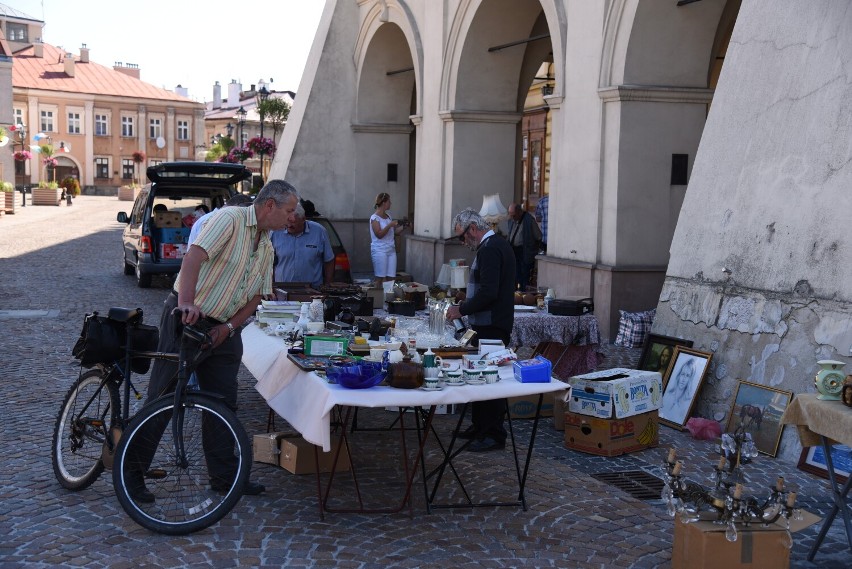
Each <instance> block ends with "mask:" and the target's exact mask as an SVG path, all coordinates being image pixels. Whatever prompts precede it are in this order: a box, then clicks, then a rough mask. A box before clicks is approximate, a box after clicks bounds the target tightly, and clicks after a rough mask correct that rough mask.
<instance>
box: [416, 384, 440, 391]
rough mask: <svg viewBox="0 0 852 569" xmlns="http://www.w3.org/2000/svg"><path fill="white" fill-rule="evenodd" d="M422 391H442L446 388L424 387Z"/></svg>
mask: <svg viewBox="0 0 852 569" xmlns="http://www.w3.org/2000/svg"><path fill="white" fill-rule="evenodd" d="M420 389H421V391H441V390H442V389H444V388H443V387H441V386H440V385H439V386H438V387H426V386H425V385H424V386H423V387H421V388H420Z"/></svg>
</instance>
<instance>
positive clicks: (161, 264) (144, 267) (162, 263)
mask: <svg viewBox="0 0 852 569" xmlns="http://www.w3.org/2000/svg"><path fill="white" fill-rule="evenodd" d="M138 263H139V272H141V273H143V274H160V275H173V274H175V273H177V272H178V271H180V264H181V261H180V259H174V260H172V259H167V260H154V259H153V257H152V256H151V255H149V254H143V255H139V261H138Z"/></svg>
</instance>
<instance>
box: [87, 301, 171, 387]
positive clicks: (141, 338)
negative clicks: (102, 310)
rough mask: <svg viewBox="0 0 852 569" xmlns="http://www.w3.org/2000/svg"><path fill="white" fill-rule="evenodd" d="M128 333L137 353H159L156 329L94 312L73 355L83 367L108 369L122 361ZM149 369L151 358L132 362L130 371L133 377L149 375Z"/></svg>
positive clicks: (158, 332) (135, 359)
mask: <svg viewBox="0 0 852 569" xmlns="http://www.w3.org/2000/svg"><path fill="white" fill-rule="evenodd" d="M128 330H130V339H131V342H132V348H133V349H134V350H141V351H156V349H157V344H158V343H159V340H160V331H159V329H158V328H157V327H156V326H148V325H146V324H130V325H128V324H126V323H124V322H117V321H115V320H111V319H110V318H108V317H106V316H100V315H99V314H98V313H97V312H92V313H91V314H87V315H86V317H85V318H84V319H83V330H82V331H81V332H80V338H79V339H78V340H77V342H76V343H75V344H74V348H73V349H72V350H71V354H72V355H73V356H74V357H75V358H77V359H78V360H80V364H81V365H82V366H83V367H93V366H95V365H97V364H99V363H102V364H107V365H109V364H112V363H113V362H115V361H122V360H123V359H124V350H125V344H126V341H127V331H128ZM150 367H151V360H150V358H145V357H140V358H131V359H130V369H131V370H132V371H133V372H134V373H146V372H147V371H148V369H149V368H150Z"/></svg>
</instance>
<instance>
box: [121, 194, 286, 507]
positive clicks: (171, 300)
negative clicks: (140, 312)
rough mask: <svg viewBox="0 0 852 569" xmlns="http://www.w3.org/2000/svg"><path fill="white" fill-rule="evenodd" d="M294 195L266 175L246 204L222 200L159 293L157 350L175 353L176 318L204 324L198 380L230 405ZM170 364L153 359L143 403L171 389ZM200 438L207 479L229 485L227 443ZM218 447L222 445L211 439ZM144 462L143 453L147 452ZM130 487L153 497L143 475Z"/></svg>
mask: <svg viewBox="0 0 852 569" xmlns="http://www.w3.org/2000/svg"><path fill="white" fill-rule="evenodd" d="M298 203H299V195H298V192H297V191H296V189H295V188H294V187H293V186H291V185H290V184H288V183H287V182H285V181H283V180H270V181H269V182H267V184H266V185H265V186H264V187H263V189H262V190H261V191H260V193H258V195H257V197H256V198H255V200H254V204H252V205H251V206H250V207H228V208H223V209H222V210H220V211H219V212H218V213H217V214H216V215H215V216H212V217H210V218H209V220H208V221H207V222H206V223H205V225H204V227H203V228H202V230H201V232H200V233H199V234H198V237H197V239H196V240H195V241H194V242H193V243H192V245H190V247H189V251H187V253H186V255H185V256H184V258H183V261H182V263H181V269H180V272H179V273H178V276H177V279H176V280H175V284H174V290H172V291H171V292H170V293H169V295H168V297H167V298H166V301H165V304H164V306H163V314H162V317H161V319H160V343H159V346H158V351H161V352H178V351H179V349H180V336H179V335H178V334H177V331H176V329H177V324H178V321H179V322H181V323H183V324H197V325H198V326H200V327H202V328H205V329H206V330H207V332H208V333H209V334H210V337H211V338H212V339H213V346H212V348H211V350H210V352H209V354H208V355H207V356H206V357H205V358H204V359H203V360H202V361H201V363H200V364H199V365H198V367H197V368H196V372H195V373H196V375H197V377H198V382H199V384H200V387H201V389H202V390H204V391H210V392H212V393H216V394H218V395H220V396H221V397H222V398H223V399H224V401H225V402H226V403H227V404H228V406H229V407H231V408H232V409H233V410H235V411H236V409H237V372H238V371H239V368H240V361H241V359H242V355H243V343H242V339H241V337H240V331H241V330H242V325H243V324H244V323H245V321H246V320H247V319H248V318H249V317H250V316H251V315H252V314H254V311H255V310H256V309H257V305H258V304H259V303H260V299H261V298H262V296H263V295H267V294H272V259H273V255H274V252H273V248H272V241H271V240H270V238H269V234H270V231H273V230H276V229H283V228H284V226H285V225H287V224H288V223H292V222H293V221H294V212H295V210H296V204H298ZM176 371H177V363H175V362H167V361H163V360H155V361H154V366H153V369H152V371H151V380H150V382H149V384H148V399H147V401H148V402H150V401H152V400H154V399H156V398H157V397H159V396H161V395H163V394H165V393H168V392H170V391H174V385H173V382H172V379H173V377H174V376H175V373H176ZM213 446H214V445H212V444H210V445H208V444H207V441H205V449H206V450H205V452H206V455H207V463H208V469H209V471H210V486H211V488H212V489H213V490H215V491H226V490H227V489H228V488H229V487H230V483H231V480H233V477H234V472H235V469H236V458H235V457H234V453H233V448H230V449H224V448H216V449H213V448H212V447H213ZM216 446H217V447H222V445H221V444H220V445H216ZM148 462H150V459H148ZM138 482H139V481H137V483H136V484H134V488H133V489H132V491H133V493H134V497H135V498H136V499H137V500H141V501H149V502H153V501H154V499H155V497H154V495H153V494H152V493H151V492H149V491H148V490H147V489H146V488H145V486H144V481H143V482H142V484H141V486H140V485H139V484H138ZM264 490H265V488H264V487H263V485H261V484H258V483H256V482H249V483H248V484H247V485H246V488H244V490H243V493H244V494H249V495H257V494H260V493H262V492H263V491H264Z"/></svg>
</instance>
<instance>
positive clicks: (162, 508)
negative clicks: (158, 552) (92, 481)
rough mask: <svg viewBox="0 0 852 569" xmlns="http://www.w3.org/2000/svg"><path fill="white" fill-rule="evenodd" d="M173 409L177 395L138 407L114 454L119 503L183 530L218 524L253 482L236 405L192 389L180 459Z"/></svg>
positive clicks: (161, 527)
mask: <svg viewBox="0 0 852 569" xmlns="http://www.w3.org/2000/svg"><path fill="white" fill-rule="evenodd" d="M173 412H174V397H173V395H168V396H165V397H161V398H160V399H158V400H156V401H154V402H152V403H151V404H149V405H146V406H145V407H143V408H142V410H140V411H139V413H138V414H137V415H136V416H135V417H134V418H133V420H132V421H131V422H130V424H129V425H128V426H127V428H126V429H125V430H124V433H123V434H122V438H121V441H120V443H119V445H118V448H117V449H116V451H115V461H114V464H113V469H112V479H113V484H114V486H115V493H116V496H117V497H118V501H119V503H120V504H121V506H122V508H124V511H125V512H127V514H128V515H129V516H130V517H131V518H132V519H133V520H134V521H135V522H136V523H138V524H139V525H141V526H142V527H145V528H147V529H149V530H151V531H155V532H158V533H163V534H169V535H185V534H188V533H192V532H195V531H199V530H201V529H204V528H206V527H209V526H211V525H213V524H214V523H216V522H218V521H219V520H220V519H222V518H223V517H224V516H225V515H227V514H228V512H230V511H231V509H232V508H233V507H234V506H235V505H236V504H237V502H238V501H239V499H240V497H241V496H242V492H243V488H244V487H245V485H246V483H247V482H248V479H249V473H250V471H251V460H252V455H251V453H252V450H251V446H250V443H249V439H248V435H247V434H246V432H245V430H244V429H243V427H242V425H241V424H240V422H239V420H238V419H237V416H236V414H235V413H234V412H233V411H231V409H230V408H228V407H227V406H226V405H225V404H224V403H223V402H221V401H220V400H218V399H215V398H213V397H211V396H209V395H205V394H203V393H189V394H187V395H186V399H185V401H184V403H183V408H182V412H183V428H182V435H181V440H182V441H183V447H184V453H183V454H184V456H183V457H179V456H177V452H176V448H175V438H174V434H173V431H172V424H171V419H172V414H173ZM211 464H212V468H213V470H214V471H216V472H215V474H214V473H213V472H211V470H210V468H211V466H210V465H211ZM223 464H225V465H227V466H226V468H227V470H228V471H229V475H228V476H227V477H226V478H223V476H222V475H221V469H222V468H223V467H222V465H223Z"/></svg>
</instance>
